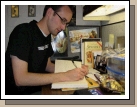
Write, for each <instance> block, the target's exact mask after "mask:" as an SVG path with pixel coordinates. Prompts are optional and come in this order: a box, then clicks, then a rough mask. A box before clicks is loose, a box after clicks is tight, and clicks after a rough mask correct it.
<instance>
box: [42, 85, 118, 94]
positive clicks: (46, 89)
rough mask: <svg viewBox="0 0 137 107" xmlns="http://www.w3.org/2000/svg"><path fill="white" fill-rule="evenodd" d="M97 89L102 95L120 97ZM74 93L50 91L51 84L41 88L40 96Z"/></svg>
mask: <svg viewBox="0 0 137 107" xmlns="http://www.w3.org/2000/svg"><path fill="white" fill-rule="evenodd" d="M97 89H99V90H100V91H101V92H102V93H103V94H104V95H120V94H119V93H107V92H103V91H102V90H101V88H97ZM74 91H75V90H72V91H62V90H61V89H51V84H50V85H45V86H43V87H42V95H73V93H74Z"/></svg>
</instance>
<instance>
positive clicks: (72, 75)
mask: <svg viewBox="0 0 137 107" xmlns="http://www.w3.org/2000/svg"><path fill="white" fill-rule="evenodd" d="M66 73H67V76H68V79H69V80H68V81H77V80H81V79H83V78H84V77H85V75H87V74H88V66H86V65H82V67H81V68H75V69H72V70H69V71H68V72H66Z"/></svg>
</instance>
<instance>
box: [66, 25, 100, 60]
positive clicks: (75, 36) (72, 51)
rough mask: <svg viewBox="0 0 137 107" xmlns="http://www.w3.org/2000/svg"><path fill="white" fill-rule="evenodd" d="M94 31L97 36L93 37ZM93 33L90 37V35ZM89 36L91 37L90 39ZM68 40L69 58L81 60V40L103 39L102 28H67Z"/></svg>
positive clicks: (80, 26)
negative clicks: (76, 57) (75, 57)
mask: <svg viewBox="0 0 137 107" xmlns="http://www.w3.org/2000/svg"><path fill="white" fill-rule="evenodd" d="M93 31H95V33H96V36H95V35H94V37H92V36H93ZM91 33H92V36H91V37H90V35H89V34H91ZM87 34H88V35H89V36H88V37H86V36H87ZM67 37H68V38H67V39H68V57H74V56H79V59H81V50H80V49H81V45H80V44H79V43H81V42H80V41H79V40H80V39H79V37H80V38H89V39H90V38H101V36H100V27H99V26H83V25H79V26H78V25H77V26H68V27H67Z"/></svg>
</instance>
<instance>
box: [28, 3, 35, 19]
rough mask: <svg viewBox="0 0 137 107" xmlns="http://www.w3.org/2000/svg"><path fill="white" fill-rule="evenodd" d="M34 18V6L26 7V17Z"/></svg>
mask: <svg viewBox="0 0 137 107" xmlns="http://www.w3.org/2000/svg"><path fill="white" fill-rule="evenodd" d="M35 16H36V5H28V17H35Z"/></svg>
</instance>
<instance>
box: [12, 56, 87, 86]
mask: <svg viewBox="0 0 137 107" xmlns="http://www.w3.org/2000/svg"><path fill="white" fill-rule="evenodd" d="M11 59H12V67H13V75H14V79H15V83H16V85H17V86H38V85H46V84H51V83H55V82H62V81H74V80H80V79H82V78H83V77H84V76H85V75H86V74H87V73H88V72H87V69H86V68H84V67H82V68H75V69H73V70H69V71H68V72H62V73H50V74H43V73H42V74H41V73H31V72H28V70H27V69H28V63H27V62H25V61H23V60H20V59H19V58H18V57H16V56H11Z"/></svg>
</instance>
